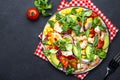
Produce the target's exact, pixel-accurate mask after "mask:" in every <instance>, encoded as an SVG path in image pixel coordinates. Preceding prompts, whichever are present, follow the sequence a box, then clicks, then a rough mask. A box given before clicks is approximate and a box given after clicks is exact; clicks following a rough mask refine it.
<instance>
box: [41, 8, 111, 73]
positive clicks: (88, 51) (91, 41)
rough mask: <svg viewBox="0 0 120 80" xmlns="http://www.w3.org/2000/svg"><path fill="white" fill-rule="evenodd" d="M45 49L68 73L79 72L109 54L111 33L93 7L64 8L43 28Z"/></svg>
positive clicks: (52, 61) (92, 66) (90, 67)
mask: <svg viewBox="0 0 120 80" xmlns="http://www.w3.org/2000/svg"><path fill="white" fill-rule="evenodd" d="M42 43H43V45H44V51H43V53H44V54H45V55H46V56H47V58H48V60H49V61H50V62H51V63H52V64H53V65H54V66H55V67H56V68H58V69H60V70H63V71H64V72H65V73H66V74H70V73H72V74H79V73H84V72H87V71H89V70H91V69H93V68H94V67H96V66H97V65H98V64H100V62H101V61H102V59H104V58H106V56H107V50H108V46H109V34H108V31H107V27H106V25H105V24H104V22H103V20H102V19H101V18H100V17H99V16H98V15H97V14H96V13H95V12H93V11H92V10H89V9H86V8H82V7H70V8H65V9H63V10H61V11H59V12H57V13H56V14H55V15H53V16H52V17H51V18H50V19H49V20H48V23H47V24H46V26H45V28H44V31H43V38H42Z"/></svg>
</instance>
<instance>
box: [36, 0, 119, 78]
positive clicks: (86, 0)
mask: <svg viewBox="0 0 120 80" xmlns="http://www.w3.org/2000/svg"><path fill="white" fill-rule="evenodd" d="M70 6H82V7H85V8H89V9H91V10H93V11H94V12H96V13H97V14H98V15H99V16H100V17H101V18H102V19H103V20H104V22H105V23H106V25H107V27H108V30H109V32H110V42H112V40H113V39H114V37H115V36H116V34H117V32H118V28H116V27H115V26H114V25H113V24H112V22H111V21H110V20H109V19H108V18H107V17H106V16H105V15H104V14H103V13H102V12H101V11H100V10H99V9H98V8H97V7H96V5H95V4H94V3H92V2H91V0H72V1H71V2H66V1H65V0H62V1H61V3H60V5H59V6H58V9H57V11H59V10H61V9H63V8H66V7H70ZM38 37H39V38H40V39H42V33H40V35H39V36H38ZM42 50H43V45H42V43H41V42H40V43H39V44H38V46H37V49H36V51H35V53H34V54H35V55H36V56H38V57H40V58H42V59H43V60H45V61H48V60H47V58H46V57H45V55H44V54H43V52H42ZM87 74H88V73H84V74H79V75H74V76H75V77H77V78H79V79H81V80H83V79H84V78H85V76H86V75H87Z"/></svg>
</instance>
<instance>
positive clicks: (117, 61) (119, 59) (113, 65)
mask: <svg viewBox="0 0 120 80" xmlns="http://www.w3.org/2000/svg"><path fill="white" fill-rule="evenodd" d="M119 65H120V52H119V53H118V54H117V55H116V56H115V57H114V58H113V59H112V60H111V61H110V63H109V64H108V67H107V73H106V75H105V77H104V79H103V80H108V79H109V77H110V75H111V74H112V73H113V72H115V70H116V69H117V68H118V66H119Z"/></svg>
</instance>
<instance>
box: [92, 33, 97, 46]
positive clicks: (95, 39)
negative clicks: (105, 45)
mask: <svg viewBox="0 0 120 80" xmlns="http://www.w3.org/2000/svg"><path fill="white" fill-rule="evenodd" d="M97 44H98V35H96V36H95V38H94V43H93V46H96V45H97Z"/></svg>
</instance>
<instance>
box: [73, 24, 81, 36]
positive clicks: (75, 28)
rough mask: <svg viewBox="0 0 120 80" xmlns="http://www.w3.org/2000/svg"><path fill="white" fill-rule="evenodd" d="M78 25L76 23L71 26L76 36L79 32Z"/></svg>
mask: <svg viewBox="0 0 120 80" xmlns="http://www.w3.org/2000/svg"><path fill="white" fill-rule="evenodd" d="M80 28H81V27H80V26H79V25H76V26H74V27H72V29H73V31H74V32H75V34H76V36H79V34H80Z"/></svg>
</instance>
